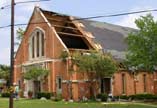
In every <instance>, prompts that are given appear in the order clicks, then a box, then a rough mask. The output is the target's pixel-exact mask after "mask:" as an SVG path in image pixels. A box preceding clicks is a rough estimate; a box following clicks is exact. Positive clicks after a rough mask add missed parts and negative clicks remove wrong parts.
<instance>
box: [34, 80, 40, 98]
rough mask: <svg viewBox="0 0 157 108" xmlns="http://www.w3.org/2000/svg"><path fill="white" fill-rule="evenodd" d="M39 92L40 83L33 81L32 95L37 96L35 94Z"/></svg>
mask: <svg viewBox="0 0 157 108" xmlns="http://www.w3.org/2000/svg"><path fill="white" fill-rule="evenodd" d="M39 92H41V85H40V81H34V95H35V97H36V96H37V93H39Z"/></svg>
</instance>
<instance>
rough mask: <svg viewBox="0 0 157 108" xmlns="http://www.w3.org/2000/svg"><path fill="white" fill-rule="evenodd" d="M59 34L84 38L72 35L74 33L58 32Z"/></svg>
mask: <svg viewBox="0 0 157 108" xmlns="http://www.w3.org/2000/svg"><path fill="white" fill-rule="evenodd" d="M57 33H58V34H59V35H66V36H77V37H84V36H83V35H79V34H72V33H65V32H57Z"/></svg>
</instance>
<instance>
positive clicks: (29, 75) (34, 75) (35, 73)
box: [24, 67, 49, 81]
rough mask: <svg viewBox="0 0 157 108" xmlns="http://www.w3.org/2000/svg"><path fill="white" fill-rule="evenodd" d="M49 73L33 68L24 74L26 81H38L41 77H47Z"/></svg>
mask: <svg viewBox="0 0 157 108" xmlns="http://www.w3.org/2000/svg"><path fill="white" fill-rule="evenodd" d="M48 73H49V71H48V70H46V69H42V68H40V67H39V68H37V67H33V68H31V69H30V70H29V71H28V72H26V73H25V74H24V79H27V80H35V81H37V80H38V78H39V77H44V76H47V75H48Z"/></svg>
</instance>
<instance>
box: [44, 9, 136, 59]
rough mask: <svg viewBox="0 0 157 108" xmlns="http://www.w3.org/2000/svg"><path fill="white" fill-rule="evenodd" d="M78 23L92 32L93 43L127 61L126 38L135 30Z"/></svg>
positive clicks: (91, 22) (110, 25)
mask: <svg viewBox="0 0 157 108" xmlns="http://www.w3.org/2000/svg"><path fill="white" fill-rule="evenodd" d="M41 11H42V12H43V13H52V14H53V15H54V14H55V15H59V16H62V17H70V16H68V15H64V14H59V13H56V12H50V11H45V10H42V9H41ZM74 18H78V17H74ZM77 21H78V22H80V23H82V24H83V25H84V26H82V29H83V30H85V31H87V32H90V33H91V34H92V35H93V37H94V38H93V41H94V42H95V43H99V44H100V45H101V47H102V49H103V50H104V51H105V52H110V53H111V54H112V55H113V57H114V58H115V59H125V51H126V49H127V44H126V42H125V38H126V37H127V36H128V34H129V33H130V32H134V31H136V30H135V29H132V28H129V27H122V26H119V25H114V24H109V23H105V22H99V21H93V20H77Z"/></svg>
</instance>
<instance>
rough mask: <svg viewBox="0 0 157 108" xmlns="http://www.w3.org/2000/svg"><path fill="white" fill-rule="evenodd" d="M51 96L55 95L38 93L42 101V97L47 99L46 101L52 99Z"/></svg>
mask: <svg viewBox="0 0 157 108" xmlns="http://www.w3.org/2000/svg"><path fill="white" fill-rule="evenodd" d="M51 96H53V93H50V92H39V93H37V98H38V99H40V98H42V97H45V98H46V99H50V98H51Z"/></svg>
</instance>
